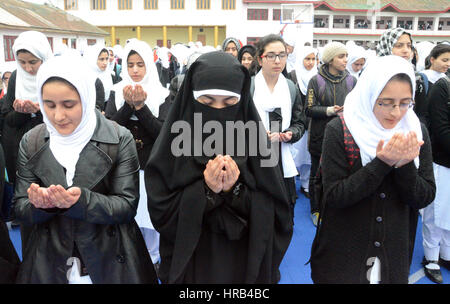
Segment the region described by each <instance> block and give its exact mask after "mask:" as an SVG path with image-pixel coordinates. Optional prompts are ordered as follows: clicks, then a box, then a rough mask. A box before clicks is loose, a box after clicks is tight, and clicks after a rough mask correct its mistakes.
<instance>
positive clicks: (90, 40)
mask: <svg viewBox="0 0 450 304" xmlns="http://www.w3.org/2000/svg"><path fill="white" fill-rule="evenodd" d="M96 43H97V39H88V40H87V45H95V44H96Z"/></svg>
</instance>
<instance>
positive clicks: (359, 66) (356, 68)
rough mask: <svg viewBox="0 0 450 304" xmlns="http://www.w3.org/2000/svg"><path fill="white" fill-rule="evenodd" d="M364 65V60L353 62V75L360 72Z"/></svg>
mask: <svg viewBox="0 0 450 304" xmlns="http://www.w3.org/2000/svg"><path fill="white" fill-rule="evenodd" d="M365 63H366V59H364V58H359V59H358V60H356V61H355V62H353V63H352V68H353V71H355V73H358V72H359V71H361V70H362V68H363V67H364V64H365Z"/></svg>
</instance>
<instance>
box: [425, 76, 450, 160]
mask: <svg viewBox="0 0 450 304" xmlns="http://www.w3.org/2000/svg"><path fill="white" fill-rule="evenodd" d="M428 102H429V104H430V107H429V113H430V134H431V144H432V147H433V161H434V162H435V163H436V164H439V165H441V166H445V167H447V168H450V88H449V85H448V80H447V79H446V78H441V79H439V80H438V81H436V82H435V83H434V85H433V87H432V88H431V91H430V92H429V94H428Z"/></svg>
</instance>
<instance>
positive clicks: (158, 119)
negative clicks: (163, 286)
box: [105, 41, 170, 264]
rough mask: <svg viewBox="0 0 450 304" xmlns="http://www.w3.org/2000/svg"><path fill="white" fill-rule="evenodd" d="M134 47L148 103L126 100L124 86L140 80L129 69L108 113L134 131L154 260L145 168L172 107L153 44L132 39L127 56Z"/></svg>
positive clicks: (142, 216)
mask: <svg viewBox="0 0 450 304" xmlns="http://www.w3.org/2000/svg"><path fill="white" fill-rule="evenodd" d="M131 51H136V52H137V53H138V54H139V55H140V56H141V57H142V58H143V60H144V62H145V66H146V75H145V76H144V79H143V80H141V81H140V82H139V84H140V85H141V86H142V87H143V89H144V91H145V92H146V93H147V99H146V101H145V105H144V106H143V107H142V108H141V109H140V110H135V109H134V107H132V106H130V105H129V104H128V103H126V102H125V100H124V97H123V88H124V87H125V86H126V85H135V84H136V83H135V82H134V81H133V80H132V79H131V77H130V76H129V75H128V71H126V70H125V71H124V72H123V73H122V78H123V80H122V81H121V82H119V83H118V84H116V85H114V87H113V89H112V91H111V96H110V99H109V101H108V103H107V107H106V110H105V115H106V117H107V118H109V119H111V120H114V121H116V122H117V123H118V124H120V125H122V126H124V127H126V128H127V129H128V130H130V132H131V133H132V134H133V138H134V140H135V143H136V149H137V152H138V156H139V163H140V178H139V180H140V183H141V187H140V200H139V206H138V211H137V214H136V222H137V223H138V225H139V227H140V228H141V231H142V233H143V235H144V238H145V240H146V244H147V248H148V250H149V252H150V255H151V258H152V261H153V263H154V264H156V263H158V262H159V260H160V255H159V233H158V232H157V231H156V230H155V228H154V226H153V224H152V222H151V219H150V215H149V212H148V208H147V194H146V191H145V187H144V168H145V165H146V164H147V161H148V158H149V156H150V152H151V150H152V148H153V145H154V143H155V141H156V139H157V137H158V135H159V132H160V130H161V127H162V124H163V122H164V118H165V117H166V115H167V113H168V110H169V109H170V98H169V91H168V90H167V89H165V88H164V87H162V86H161V84H160V82H159V79H158V74H157V69H156V67H155V64H154V63H153V60H152V58H151V56H149V55H151V54H152V53H151V49H150V47H149V46H148V45H147V44H146V43H145V42H142V41H132V42H130V43H128V44H127V46H126V47H125V50H124V54H125V58H127V57H128V54H129V53H130V52H131Z"/></svg>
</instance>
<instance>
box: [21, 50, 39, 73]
mask: <svg viewBox="0 0 450 304" xmlns="http://www.w3.org/2000/svg"><path fill="white" fill-rule="evenodd" d="M16 57H17V61H18V62H19V64H20V66H21V67H22V69H23V70H24V71H25V72H27V73H28V74H31V75H33V76H34V75H36V74H37V72H38V71H39V67H40V66H41V64H42V60H41V59H39V58H37V57H36V56H34V55H33V54H31V53H29V52H19V53H18V54H17V56H16Z"/></svg>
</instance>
